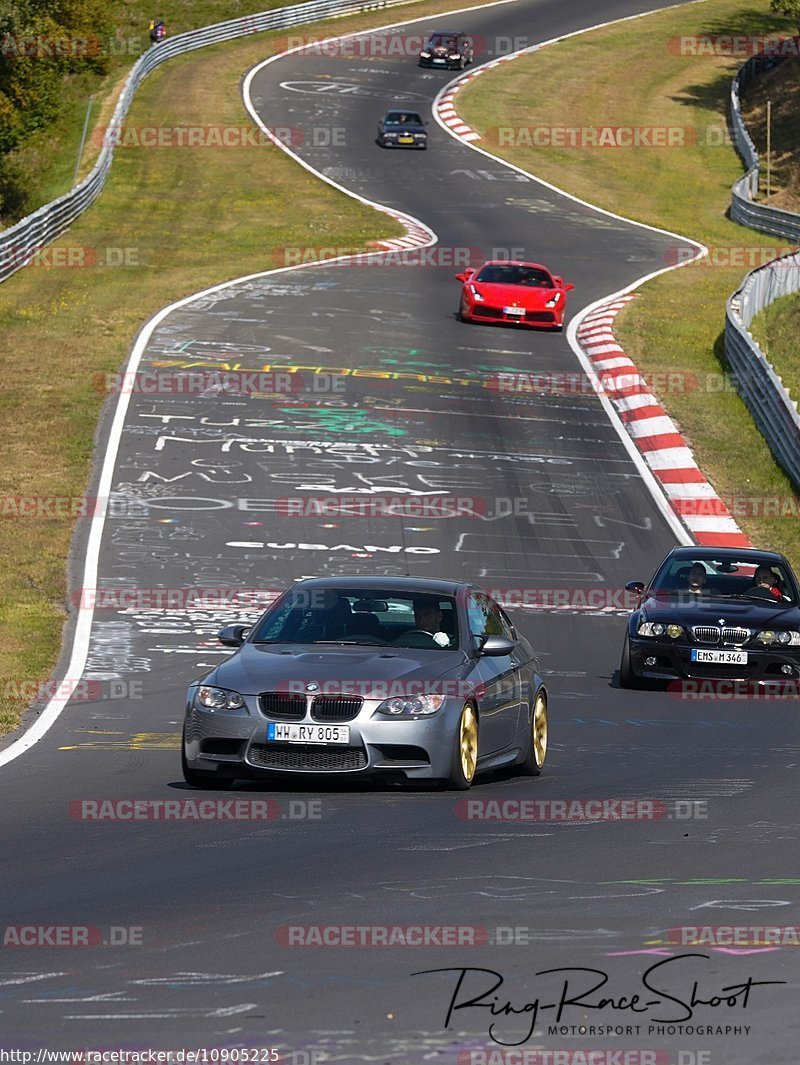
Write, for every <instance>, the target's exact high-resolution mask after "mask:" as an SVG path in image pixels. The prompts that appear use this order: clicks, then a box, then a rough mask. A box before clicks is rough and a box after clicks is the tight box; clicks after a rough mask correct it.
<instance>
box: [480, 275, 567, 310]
mask: <svg viewBox="0 0 800 1065" xmlns="http://www.w3.org/2000/svg"><path fill="white" fill-rule="evenodd" d="M470 284H472V285H474V286H475V288H476V289H477V290H478V292H480V294H481V295H482V296H483V298H484V299H486V300H490V301H491V302H492V303H502V304H503V305H504V306H507V307H510V306H513V305H514V304H517V305H518V306H520V307H532V308H537V309H538V308H541V307H544V305H545V303H547V301H548V300H551V299H552V298H553V296H554V295H555V294H556V292H558V291H559V289H557V288H533V287H528V286H527V285H497V284H491V283H487V282H485V281H472V282H470Z"/></svg>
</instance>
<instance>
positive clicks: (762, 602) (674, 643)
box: [619, 547, 800, 688]
mask: <svg viewBox="0 0 800 1065" xmlns="http://www.w3.org/2000/svg"><path fill="white" fill-rule="evenodd" d="M626 588H627V589H628V591H632V592H635V593H637V594H638V595H639V597H640V599H639V605H638V606H637V608H636V609H635V610H634V611H633V613H632V614H631V616H630V619H629V621H628V630H627V632H626V634H625V643H624V645H623V649H622V660H621V662H620V667H619V683H620V686H621V687H623V688H635V687H638V686H639V685H640V684H641V682H642V681H644V680H667V681H669V680H675V679H685V678H691V679H694V680H715V681H719V680H736V681H752V682H753V683H756V684H763V683H766V682H789V681H791V682H796V681H797V679H798V677H800V586H799V585H798V581H797V577H796V576H795V574H794V572H793V571H792V568H791V566H790V565H789V563H788V562H787V561H786V559H785V558H784V557H783V555H779V554H775V553H773V552H769V551H757V550H751V549H741V548H719V547H708V548H704V547H679V548H675V550H673V551H671V552H670V553H669V554H668V555H667V557H666V558H665V559H664V561H663V563H662V564H661V566H660V567H659V568H658V570H657V572H656V574H655V576H654V577H653V579H652V580H651V581H650V583H649V584H648V585H647V586H645V585H644V584H643V583H642V582H641V581H631V582H630V583H629V584H627V585H626Z"/></svg>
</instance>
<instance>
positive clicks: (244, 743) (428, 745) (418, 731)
mask: <svg viewBox="0 0 800 1065" xmlns="http://www.w3.org/2000/svg"><path fill="white" fill-rule="evenodd" d="M245 698H246V700H247V704H248V713H247V714H244V713H228V712H224V711H217V712H211V711H207V710H204V709H200V708H198V707H196V706H190V707H189V709H187V712H186V719H185V730H184V753H185V757H186V762H187V765H188V766H189V768H190V769H194V770H196V771H201V772H204V773H214V772H217V773H219V774H220V775H221V776H228V777H230V776H235V777H245V778H246V777H260V776H265V775H272V774H274V773H284V774H290V773H291V774H295V775H297V774H320V773H324V774H326V775H328V774H333V775H338V776H345V775H348V776H349V775H383V776H389V775H395V776H401V777H405V778H406V779H408V780H425V779H427V780H440V779H442V778H444V777H446V776H448V774H449V773H450V769H451V763H452V755H453V745H454V737H455V735H456V730H457V728H458V721H459V716H460V713H461V708H462V706H463V700H458V699H455V698H448V699H446V701H445V704H444V705H443V706H442V708H441V710H439V711H437V713H435V714H432V715H431V716H430V717H419V718H384V717H382V716H380V717H376V716H374V713H375V710H376V709H377V707H378V705H379V700H365V702H364V705H363V707H362V709H361V711H360V713H359V714H358V716H357V717H356V718H354V719H353V720H352V721H347V722H343V723H344V724H346V725H348V726H349V728H350V742H349V743H348V744H347V745H340V744H318V743H309V744H304V743H286V742H277V741H272V742H270V741H268V740H267V725H268V724H269V723H270V721H273V720H274V721H277V720H278V719H277V718H268V717H266V716H264V715H263V714H262V713H261V711H260V710H259V709H258V708H257V700H256V697H254V696H246V697H245ZM280 723H281V724H285V721H283V720H281V722H280ZM297 723H299V724H317V723H318V722H313V721H312V720H311V718H308V717H306V718H304V719H303V720H302V721H300V722H297Z"/></svg>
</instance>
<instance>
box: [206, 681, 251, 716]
mask: <svg viewBox="0 0 800 1065" xmlns="http://www.w3.org/2000/svg"><path fill="white" fill-rule="evenodd" d="M195 702H196V703H197V704H198V706H202V707H203V708H204V709H205V710H241V709H242V708H243V707H244V705H245V702H244V699H243V698H242V696H241V695H240V694H239V693H238V692H232V691H227V690H226V689H225V688H210V687H208V685H206V684H203V685H202V686H201V687H199V688H198V689H197V694H196V695H195Z"/></svg>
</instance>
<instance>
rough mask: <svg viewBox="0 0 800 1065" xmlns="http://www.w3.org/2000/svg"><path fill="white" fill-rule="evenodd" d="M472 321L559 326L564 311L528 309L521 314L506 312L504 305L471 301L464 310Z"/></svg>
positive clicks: (542, 326) (466, 316)
mask: <svg viewBox="0 0 800 1065" xmlns="http://www.w3.org/2000/svg"><path fill="white" fill-rule="evenodd" d="M463 314H464V317H465V318H466V319H468V320H469V321H470V322H489V323H495V324H500V325H524V326H530V327H534V328H535V327H539V328H546V327H548V326H549V327H551V328H552V327H557V326H561V325H562V324H563V321H564V315H563V312H559V311H557V310H552V311H549V310H544V311H526V312H525V314H524V315H521V314H506V313H505V311H504V310H503V308H502V307H492V306H491V305H490V304H487V303H471V304H469V305H468V306H467V307H466V309H465V310H464V312H463Z"/></svg>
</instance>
